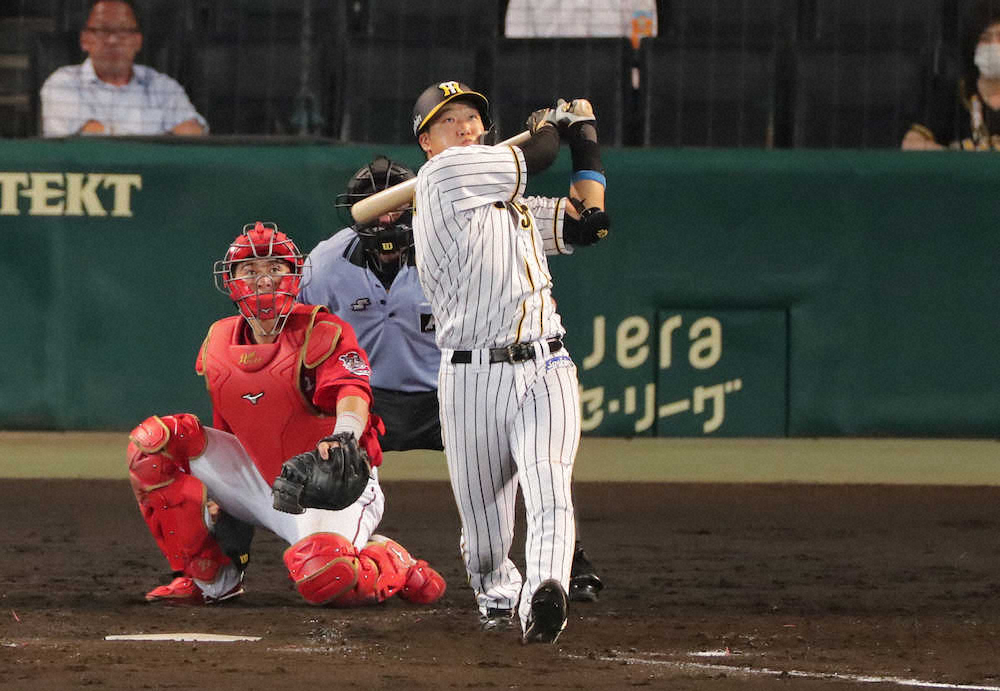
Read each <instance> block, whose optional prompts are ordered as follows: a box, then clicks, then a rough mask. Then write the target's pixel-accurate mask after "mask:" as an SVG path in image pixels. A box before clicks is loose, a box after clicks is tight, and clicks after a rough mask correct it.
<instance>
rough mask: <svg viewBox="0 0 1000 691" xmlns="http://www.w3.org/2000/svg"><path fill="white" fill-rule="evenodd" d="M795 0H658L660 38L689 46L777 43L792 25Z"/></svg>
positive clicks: (756, 45) (732, 46)
mask: <svg viewBox="0 0 1000 691" xmlns="http://www.w3.org/2000/svg"><path fill="white" fill-rule="evenodd" d="M797 4H798V3H797V0H741V1H740V2H733V1H732V0H661V2H660V7H661V14H660V17H659V35H660V38H662V39H666V40H668V41H671V42H672V43H674V44H676V45H684V46H690V47H698V46H701V47H704V46H709V45H712V46H715V47H718V48H723V47H727V48H753V49H756V50H761V49H765V48H771V47H774V46H778V45H780V44H781V43H782V42H783V41H785V40H786V39H787V37H788V36H790V35H792V31H793V29H794V28H795V24H794V23H795V20H796V12H795V9H796V6H797Z"/></svg>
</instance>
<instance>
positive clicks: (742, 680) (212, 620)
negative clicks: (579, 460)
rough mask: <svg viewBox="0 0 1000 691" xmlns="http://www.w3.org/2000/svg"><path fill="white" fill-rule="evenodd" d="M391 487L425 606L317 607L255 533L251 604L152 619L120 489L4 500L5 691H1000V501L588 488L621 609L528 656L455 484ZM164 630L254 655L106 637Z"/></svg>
mask: <svg viewBox="0 0 1000 691" xmlns="http://www.w3.org/2000/svg"><path fill="white" fill-rule="evenodd" d="M385 485H386V495H387V497H388V506H387V513H386V518H385V520H384V522H383V524H382V527H381V530H380V532H383V533H385V534H388V535H391V536H394V537H397V538H398V539H399V540H400V541H401V542H403V544H405V545H406V546H408V547H410V548H411V551H413V552H414V553H415V554H417V555H418V556H420V557H424V558H427V559H428V560H430V561H431V563H432V564H434V565H435V566H436V567H437V568H438V569H439V570H440V571H441V572H442V573H443V574H444V576H445V577H446V579H447V580H448V583H449V590H448V592H447V594H446V595H445V597H444V598H443V599H442V601H441V602H439V603H438V604H437V605H435V606H433V607H427V608H420V607H413V606H409V605H407V604H406V603H403V602H393V601H390V602H389V603H387V604H385V605H383V606H379V607H374V608H369V609H364V610H332V609H323V608H315V607H310V606H308V605H306V604H304V603H303V602H302V601H301V600H300V599H299V597H298V596H297V594H296V593H295V591H294V590H293V589H292V587H291V583H290V581H289V580H288V577H287V575H286V573H285V570H284V567H283V566H282V564H281V550H282V545H281V544H280V542H279V541H278V540H276V539H275V538H274V537H273V536H270V535H267V534H263V533H261V534H258V536H257V538H256V540H255V543H254V553H253V558H252V563H251V566H250V571H249V574H248V584H247V585H248V592H247V594H246V595H245V596H244V597H243V598H241V599H239V600H237V601H233V602H230V603H226V604H223V605H220V606H216V607H211V608H184V607H161V606H150V605H147V604H145V603H144V602H143V600H142V594H143V593H144V592H145V591H146V590H148V589H149V588H151V587H152V586H154V585H157V584H159V583H160V582H163V580H164V579H165V578H166V577H167V574H166V564H165V561H164V560H163V558H162V557H161V556H160V555H159V553H158V551H157V549H156V547H155V544H154V543H153V540H152V538H151V537H149V535H148V534H147V532H146V529H145V525H144V524H143V522H142V520H141V518H140V516H139V514H138V511H137V510H136V507H135V505H134V501H133V499H132V497H131V494H130V491H129V488H128V485H127V483H126V482H125V481H117V480H76V481H74V480H4V481H0V507H2V521H0V550H2V555H3V556H2V566H0V622H2V624H0V688H4V689H8V688H10V689H30V690H32V691H43V690H47V689H60V690H61V689H76V688H96V689H212V690H220V691H224V690H227V689H234V690H236V689H238V690H240V691H246V690H247V689H271V690H275V689H313V688H393V689H447V688H480V689H482V688H486V689H492V688H518V689H527V688H538V689H541V688H545V689H624V688H634V687H640V688H670V689H699V690H701V689H713V690H714V689H762V688H767V689H771V688H775V689H777V688H781V689H799V688H804V689H813V688H828V687H834V688H867V689H870V688H872V685H873V683H876V685H884V686H888V687H891V686H894V685H895V686H898V685H900V683H901V682H902V680H916V682H917V685H918V686H919V685H920V684H924V685H925V686H927V685H929V684H931V683H934V684H938V685H939V686H937V687H936V688H942V686H940V685H942V684H943V685H947V686H944V687H943V688H977V689H1000V576H998V573H1000V545H998V537H1000V535H998V532H1000V531H998V527H1000V522H998V518H997V512H998V508H1000V487H921V486H877V485H875V486H823V485H820V486H817V485H757V484H740V485H735V484H734V485H725V484H610V483H603V484H598V483H585V484H579V485H578V486H577V488H576V495H577V505H578V507H579V509H580V513H581V517H582V519H583V522H582V531H583V537H584V541H585V544H586V545H587V547H588V551H589V552H590V554H591V556H592V557H593V559H594V561H595V562H596V563H597V565H598V566H599V568H600V570H601V573H602V575H603V576H604V578H605V581H606V583H607V589H606V591H605V594H604V597H603V598H602V600H601V601H600V602H599V603H597V604H589V605H575V606H574V607H573V608H572V610H571V613H570V614H571V616H570V624H569V628H568V629H567V631H566V633H565V634H564V635H563V637H562V638H560V640H559V642H558V644H557V645H555V646H521V645H520V644H519V642H518V638H517V635H516V634H514V633H509V634H504V635H487V634H482V633H480V632H479V631H478V627H477V622H476V617H475V614H474V611H473V603H472V598H471V591H470V590H469V589H468V587H467V585H466V584H465V579H464V574H463V570H462V566H461V563H460V561H459V559H458V554H457V544H458V519H457V515H456V512H455V510H454V507H453V504H452V500H451V494H450V490H449V489H448V486H447V484H446V483H443V482H426V483H421V482H395V483H389V482H387V483H385ZM519 534H522V535H523V531H520V533H519ZM167 632H203V633H219V634H235V635H246V636H259V637H260V639H261V640H259V641H257V642H240V643H204V642H203V643H192V642H155V643H138V642H121V641H106V640H105V636H106V635H109V634H137V633H167ZM727 651H728V654H727ZM695 653H698V654H697V655H696V654H695ZM831 675H839V676H836V677H835V676H831ZM869 677H870V678H869ZM866 678H869V679H867V680H865V679H866ZM878 682H881V684H879V683H878Z"/></svg>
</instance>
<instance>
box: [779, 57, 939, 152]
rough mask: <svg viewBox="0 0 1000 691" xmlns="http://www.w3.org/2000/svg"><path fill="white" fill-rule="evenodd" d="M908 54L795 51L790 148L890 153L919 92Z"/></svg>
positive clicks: (918, 65) (920, 75)
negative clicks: (853, 149) (883, 150)
mask: <svg viewBox="0 0 1000 691" xmlns="http://www.w3.org/2000/svg"><path fill="white" fill-rule="evenodd" d="M923 65H924V58H923V56H922V54H921V53H919V52H913V51H898V50H887V51H886V50H880V51H872V52H866V53H846V54H845V53H842V52H840V51H838V50H836V49H820V48H816V49H809V50H805V49H803V50H800V51H799V52H798V53H797V55H796V59H795V77H794V87H793V88H794V136H793V142H794V146H795V147H796V148H865V149H868V148H896V147H898V146H899V144H900V142H901V141H902V138H903V134H904V133H905V131H906V129H907V127H908V126H909V122H908V117H907V116H908V115H910V114H912V113H914V112H915V111H916V108H917V107H918V106H919V102H920V99H921V96H922V94H923V90H924V72H925V70H924V69H923Z"/></svg>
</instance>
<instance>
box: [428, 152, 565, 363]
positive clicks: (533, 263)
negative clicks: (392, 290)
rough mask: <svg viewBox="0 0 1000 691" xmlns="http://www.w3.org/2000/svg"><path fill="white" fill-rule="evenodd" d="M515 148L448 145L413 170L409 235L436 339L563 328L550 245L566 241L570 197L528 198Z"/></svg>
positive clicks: (546, 333) (553, 332) (541, 333)
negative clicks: (564, 230)
mask: <svg viewBox="0 0 1000 691" xmlns="http://www.w3.org/2000/svg"><path fill="white" fill-rule="evenodd" d="M526 182H527V176H526V167H525V162H524V154H523V153H522V152H521V150H520V149H519V148H517V147H509V146H505V147H490V146H479V145H474V146H466V147H452V148H450V149H447V150H445V151H443V152H442V153H440V154H438V155H437V156H435V157H434V158H433V159H431V160H430V161H428V162H427V163H426V164H424V166H423V167H422V168H421V169H420V171H419V173H418V174H417V186H416V190H415V193H414V195H415V196H414V200H415V201H414V204H415V209H414V213H413V235H414V244H415V246H416V252H417V267H418V269H419V273H420V282H421V285H422V286H423V289H424V294H425V295H426V296H427V299H428V300H429V301H430V303H431V306H432V307H433V310H434V314H435V319H436V321H437V344H438V347H440V348H452V349H462V350H472V349H478V348H492V347H499V346H506V345H510V344H511V343H527V342H531V341H537V340H541V339H548V338H553V337H556V336H562V335H563V333H564V330H563V327H562V322H561V320H560V318H559V315H558V313H557V312H556V308H555V302H554V301H553V299H552V277H551V275H550V274H549V267H548V261H547V260H546V258H545V255H546V254H556V253H559V254H571V253H572V248H571V247H569V246H567V245H566V244H564V243H563V240H562V223H563V220H562V219H563V212H564V211H565V206H564V205H565V203H566V200H565V199H556V198H548V197H528V198H525V197H522V195H523V194H524V189H525V184H526Z"/></svg>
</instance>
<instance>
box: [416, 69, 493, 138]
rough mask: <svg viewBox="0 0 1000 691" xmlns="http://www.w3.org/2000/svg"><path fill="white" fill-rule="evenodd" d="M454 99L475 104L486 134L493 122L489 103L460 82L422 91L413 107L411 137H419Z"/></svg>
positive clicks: (432, 86) (451, 82) (439, 85)
mask: <svg viewBox="0 0 1000 691" xmlns="http://www.w3.org/2000/svg"><path fill="white" fill-rule="evenodd" d="M456 98H464V99H466V100H468V101H471V102H472V103H473V104H475V106H476V110H478V111H479V117H481V118H482V120H483V129H484V130H486V131H487V132H488V131H489V130H490V128H491V127H493V120H492V119H491V118H490V102H489V101H488V100H487V98H486V97H485V96H483V95H482V94H481V93H479V92H478V91H473V90H472V89H471V88H470V87H468V86H466V85H465V84H463V83H462V82H456V81H450V82H438V83H437V84H431V85H430V86H428V87H427V88H426V89H424V91H423V93H421V94H420V98H418V99H417V102H416V103H415V104H414V105H413V136H414V137H418V136H420V133H421V132H422V131H423V130H424V128H426V127H427V125H428V123H429V122H430V121H431V119H432V118H433V117H434V116H435V115H437V112H438V111H439V110H441V108H442V106H444V104H445V103H449V102H450V101H454V100H455V99H456Z"/></svg>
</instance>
